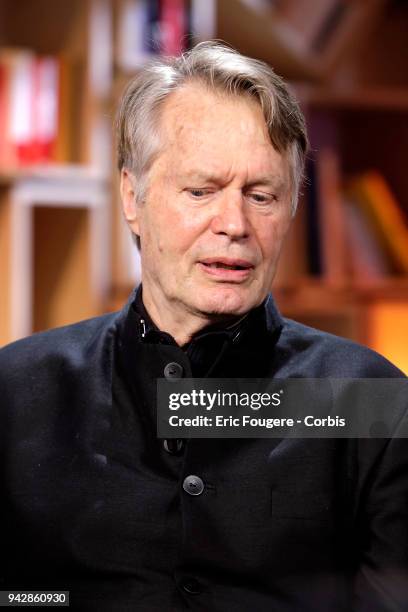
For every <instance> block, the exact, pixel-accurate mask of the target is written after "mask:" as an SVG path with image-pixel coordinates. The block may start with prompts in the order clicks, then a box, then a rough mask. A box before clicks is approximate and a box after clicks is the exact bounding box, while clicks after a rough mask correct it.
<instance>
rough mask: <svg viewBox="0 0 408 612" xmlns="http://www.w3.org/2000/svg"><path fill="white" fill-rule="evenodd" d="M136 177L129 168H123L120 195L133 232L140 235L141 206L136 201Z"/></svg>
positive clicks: (126, 217)
mask: <svg viewBox="0 0 408 612" xmlns="http://www.w3.org/2000/svg"><path fill="white" fill-rule="evenodd" d="M133 181H134V178H133V176H132V174H131V173H130V171H129V170H127V169H126V168H122V170H121V173H120V195H121V199H122V208H123V214H124V215H125V219H126V221H127V222H128V224H129V226H130V228H131V229H132V232H134V233H135V234H137V235H139V207H138V205H137V202H136V194H135V188H134V182H133Z"/></svg>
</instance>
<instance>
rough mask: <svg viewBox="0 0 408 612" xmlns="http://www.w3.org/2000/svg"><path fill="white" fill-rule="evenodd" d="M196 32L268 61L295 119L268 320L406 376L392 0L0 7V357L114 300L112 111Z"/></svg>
mask: <svg viewBox="0 0 408 612" xmlns="http://www.w3.org/2000/svg"><path fill="white" fill-rule="evenodd" d="M212 38H217V39H222V40H224V41H226V42H227V43H229V44H231V45H232V46H234V47H235V48H237V49H238V50H239V51H241V52H243V53H245V54H248V55H251V56H254V57H257V58H260V59H262V60H264V61H266V62H268V63H269V64H271V65H272V66H273V68H274V69H275V70H276V72H277V73H278V74H280V75H281V76H283V77H284V78H285V79H286V80H288V81H289V82H290V84H291V87H292V89H293V91H294V92H295V94H296V96H297V98H298V99H299V101H300V103H301V105H302V108H303V110H304V112H305V115H306V118H307V122H308V126H309V135H310V141H311V150H310V153H309V158H308V164H307V177H306V183H305V186H304V188H303V190H302V196H301V202H300V206H299V212H298V214H297V217H296V219H295V222H294V224H293V227H292V230H291V233H290V235H289V237H288V239H287V242H286V244H285V247H284V253H283V256H282V260H281V263H280V268H279V271H278V275H277V278H276V279H275V282H274V287H273V291H274V295H275V297H276V300H277V302H278V304H279V306H280V308H281V310H282V312H283V313H284V314H285V315H287V316H289V317H292V318H295V319H297V320H299V321H302V322H304V323H306V324H309V325H313V326H315V327H318V328H321V329H324V330H327V331H330V332H332V333H336V334H339V335H343V336H346V337H349V338H352V339H354V340H356V341H358V342H361V343H363V344H366V345H368V346H370V347H371V348H373V349H375V350H377V351H379V352H380V353H382V354H384V355H385V356H387V357H388V358H389V359H391V360H392V361H393V362H394V363H396V364H397V365H398V366H399V367H400V368H401V369H403V370H404V371H405V372H408V222H407V219H408V197H407V196H408V169H407V151H408V121H407V119H408V63H407V60H408V3H407V2H405V1H404V0H190V1H184V0H0V345H2V344H5V343H7V342H10V341H12V340H14V339H17V338H20V337H22V336H25V335H28V334H30V333H32V332H34V331H39V330H43V329H47V328H50V327H55V326H59V325H64V324H66V323H71V322H74V321H77V320H80V319H83V318H87V317H91V316H94V315H97V314H100V313H103V312H106V311H108V310H112V309H117V308H120V307H121V305H122V304H123V303H124V302H125V301H126V299H127V297H128V295H129V293H130V291H131V289H132V287H133V286H135V284H137V282H138V280H139V279H140V265H139V260H138V254H137V251H136V248H135V246H134V244H133V242H132V241H131V239H130V235H129V231H128V229H127V227H126V225H125V223H124V221H123V219H122V215H121V212H120V204H119V198H118V177H117V171H116V166H115V155H114V149H115V147H114V139H113V134H112V121H113V117H114V112H115V106H116V103H117V100H118V98H119V96H120V93H121V91H122V90H123V87H124V84H125V83H126V82H127V81H128V80H129V78H130V77H131V76H132V75H133V74H135V73H136V72H137V71H138V70H139V69H140V67H141V66H143V63H144V62H145V61H146V60H147V59H149V58H150V57H151V56H152V55H154V54H157V53H162V54H174V53H178V52H179V51H180V50H182V49H186V48H188V47H189V46H191V45H192V44H194V43H195V42H197V41H200V40H207V39H212Z"/></svg>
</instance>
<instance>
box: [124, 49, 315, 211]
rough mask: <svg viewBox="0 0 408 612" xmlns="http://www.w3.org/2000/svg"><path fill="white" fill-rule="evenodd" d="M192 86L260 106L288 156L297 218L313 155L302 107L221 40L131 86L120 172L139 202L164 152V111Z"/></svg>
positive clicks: (262, 68)
mask: <svg viewBox="0 0 408 612" xmlns="http://www.w3.org/2000/svg"><path fill="white" fill-rule="evenodd" d="M187 82H199V83H202V84H204V85H205V86H207V87H209V88H210V89H212V90H215V91H220V92H224V93H227V94H231V95H250V96H252V97H254V98H255V99H257V100H258V101H259V104H260V106H261V108H262V112H263V115H264V117H265V123H266V125H267V128H268V131H269V136H270V139H271V142H272V144H273V146H274V147H275V149H276V150H277V151H279V153H281V154H284V155H287V156H288V160H289V167H290V175H291V176H290V178H291V187H292V211H293V213H294V212H295V210H296V206H297V200H298V194H299V188H300V184H301V181H302V177H303V169H304V162H305V156H306V151H307V133H306V126H305V120H304V117H303V114H302V112H301V110H300V108H299V105H298V103H297V101H296V100H295V98H294V96H293V95H292V94H291V93H290V91H289V90H288V88H287V86H286V84H285V83H284V81H283V80H282V79H281V78H280V77H279V76H278V75H277V74H275V72H274V71H273V70H272V68H271V67H270V66H268V65H267V64H265V63H264V62H261V61H259V60H255V59H252V58H250V57H246V56H244V55H241V54H240V53H238V52H237V51H235V50H233V49H231V48H229V47H227V46H226V45H224V44H221V43H219V42H216V41H208V42H203V43H199V44H197V45H196V46H195V47H193V48H192V49H191V50H189V51H187V52H185V53H183V54H182V55H180V56H178V57H159V58H158V59H155V60H153V61H151V62H149V63H148V64H147V65H146V66H145V67H144V68H143V69H142V70H141V71H140V72H139V74H138V75H137V76H135V77H134V78H133V79H132V80H131V81H130V83H129V84H128V86H127V87H126V89H125V91H124V94H123V96H122V99H121V102H120V105H119V109H118V114H117V119H116V130H117V155H118V167H119V170H122V169H123V168H126V169H128V170H129V171H130V172H131V173H132V174H133V176H134V177H135V179H136V190H137V199H141V200H142V199H144V197H145V190H146V183H147V174H148V171H149V169H150V167H151V165H152V163H153V161H154V159H155V158H156V157H157V155H158V154H159V152H160V135H159V130H158V123H159V112H160V108H161V107H162V105H163V103H164V101H165V100H166V98H167V97H168V96H169V95H170V94H171V93H172V92H174V91H176V90H177V89H179V88H181V87H182V86H183V85H184V84H186V83H187Z"/></svg>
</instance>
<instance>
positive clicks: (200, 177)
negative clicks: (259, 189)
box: [185, 171, 285, 189]
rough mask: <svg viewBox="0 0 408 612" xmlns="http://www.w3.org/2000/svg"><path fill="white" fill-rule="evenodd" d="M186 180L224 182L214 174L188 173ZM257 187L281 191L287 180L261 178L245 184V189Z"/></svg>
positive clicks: (271, 177) (268, 177)
mask: <svg viewBox="0 0 408 612" xmlns="http://www.w3.org/2000/svg"><path fill="white" fill-rule="evenodd" d="M185 177H186V179H188V180H193V181H203V182H209V183H220V182H222V180H221V179H220V177H218V176H216V175H215V174H212V173H207V172H201V171H199V172H194V171H192V172H190V173H189V172H187V173H186V174H185ZM256 185H263V186H268V187H274V188H275V189H281V188H283V187H284V186H285V180H284V179H283V178H282V177H281V176H277V175H275V176H260V177H258V178H256V179H255V180H252V181H249V182H248V183H245V187H254V186H256Z"/></svg>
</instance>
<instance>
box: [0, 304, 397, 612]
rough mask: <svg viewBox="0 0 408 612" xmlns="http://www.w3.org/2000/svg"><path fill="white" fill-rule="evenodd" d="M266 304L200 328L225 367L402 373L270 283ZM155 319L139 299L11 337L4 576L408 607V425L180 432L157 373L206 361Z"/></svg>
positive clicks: (217, 602) (3, 395)
mask: <svg viewBox="0 0 408 612" xmlns="http://www.w3.org/2000/svg"><path fill="white" fill-rule="evenodd" d="M132 299H133V298H132ZM254 313H255V314H254V316H252V315H251V316H250V317H248V319H247V320H246V321H245V322H244V324H243V325H242V326H241V328H240V332H241V333H240V337H239V339H237V338H235V336H234V337H232V336H231V334H230V335H229V336H228V335H227V336H225V337H222V333H221V340H220V334H219V333H218V334H217V333H216V334H215V336H214V337H215V338H216V340H214V337H213V336H211V334H210V335H208V334H205V333H204V334H203V337H202V338H201V339H200V340H199V342H200V343H201V344H200V345H199V344H198V342H197V346H198V348H200V350H201V352H202V357H203V355H204V358H205V355H206V354H207V353H208V350H210V349H211V347H212V348H213V346H214V342H220V344H219V351H218V357H219V358H218V357H217V359H215V358H214V355H213V354H211V355H212V356H211V359H213V361H214V359H215V361H214V363H216V366H215V367H214V368H213V371H212V372H211V376H215V377H228V376H237V377H251V376H258V377H279V378H287V377H308V378H312V377H314V378H321V377H353V378H364V377H368V378H377V377H378V378H385V377H400V376H402V374H401V372H399V371H398V370H397V369H396V368H394V366H392V365H391V364H390V363H389V362H387V361H386V360H385V359H383V358H382V357H380V356H379V355H377V354H375V353H373V352H372V351H370V350H368V349H366V348H364V347H361V346H358V345H356V344H354V343H352V342H350V341H347V340H344V339H341V338H337V337H335V336H332V335H329V334H326V333H323V332H320V331H317V330H315V329H311V328H308V327H305V326H303V325H301V324H299V323H296V322H294V321H290V320H286V319H282V318H281V317H280V315H279V314H278V312H277V311H276V309H275V307H274V305H273V302H272V300H271V299H269V300H268V301H267V303H266V305H265V306H264V307H262V308H258V309H256V311H254ZM150 332H151V333H148V334H147V335H146V334H145V333H142V327H141V315H140V312H139V311H138V310H137V309H135V307H134V304H133V302H132V300H130V301H129V303H128V304H127V305H126V306H125V308H124V309H123V310H122V311H121V312H119V313H115V314H108V315H105V316H102V317H98V318H95V319H91V320H88V321H84V322H81V323H78V324H75V325H71V326H68V327H64V328H61V329H56V330H52V331H48V332H45V333H40V334H36V335H34V336H32V337H31V338H28V339H24V340H21V341H19V342H16V343H14V344H12V345H9V346H8V347H5V348H4V349H2V350H1V351H0V406H1V411H0V419H1V420H0V436H1V438H0V457H1V463H0V467H1V471H0V496H1V504H0V513H1V557H0V559H1V560H0V590H1V589H2V590H5V589H7V588H11V587H15V588H23V589H25V590H27V589H36V590H40V589H47V590H55V589H61V590H70V592H71V609H78V610H101V611H102V610H104V611H105V610H106V611H108V610H112V611H122V610H123V611H125V610H129V611H130V610H132V611H133V610H135V611H138V612H139V611H142V612H150V611H156V610H160V611H161V612H162V611H170V610H175V611H181V610H189V609H190V610H202V611H205V612H210V611H217V612H218V611H219V612H227V611H228V612H229V611H230V610H231V611H232V610H234V611H237V612H241V611H242V612H244V611H245V612H246V611H248V612H253V611H257V612H263V611H265V612H266V611H268V612H269V611H275V610H276V611H278V612H286V611H290V612H292V611H293V612H295V611H299V612H300V611H302V612H303V611H310V612H319V611H322V612H323V611H324V612H328V611H329V610H330V611H331V612H337V611H340V610H341V611H344V612H346V611H347V612H349V611H350V610H359V611H364V612H373V611H376V610H401V611H403V610H408V444H407V441H406V440H405V439H392V440H387V439H378V440H367V439H360V440H358V439H352V440H347V439H325V440H323V439H308V440H307V439H297V440H296V439H294V440H278V439H228V440H227V439H224V440H214V439H190V440H188V441H185V442H184V443H183V444H182V445H181V448H175V447H174V448H173V447H170V448H169V447H168V446H166V445H165V444H163V440H160V439H157V437H156V431H155V384H156V379H157V378H158V377H162V376H163V371H164V368H165V366H166V364H168V363H169V362H176V363H178V364H179V365H180V366H181V367H182V369H183V371H184V375H185V376H191V375H192V373H194V372H192V369H191V368H192V362H193V361H194V360H193V358H192V357H191V356H192V355H193V353H194V350H192V351H191V350H190V353H189V352H188V351H186V350H182V349H181V348H180V347H178V346H177V345H176V344H175V343H174V341H172V339H171V338H170V337H169V336H168V335H167V334H160V332H158V331H157V330H156V331H155V330H150ZM197 346H196V347H195V348H197ZM206 347H207V348H206ZM208 347H210V348H208ZM193 348H194V347H193ZM190 349H191V347H190ZM217 350H218V349H217ZM206 351H207V353H206ZM189 355H190V357H191V359H190V358H189ZM201 363H202V359H201ZM390 409H392V407H390ZM188 475H197V476H199V477H200V478H201V479H202V481H203V483H204V490H203V492H202V494H201V495H190V494H189V493H188V492H186V491H185V490H184V489H183V486H182V485H183V481H184V479H185V478H186V477H187V476H188Z"/></svg>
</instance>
